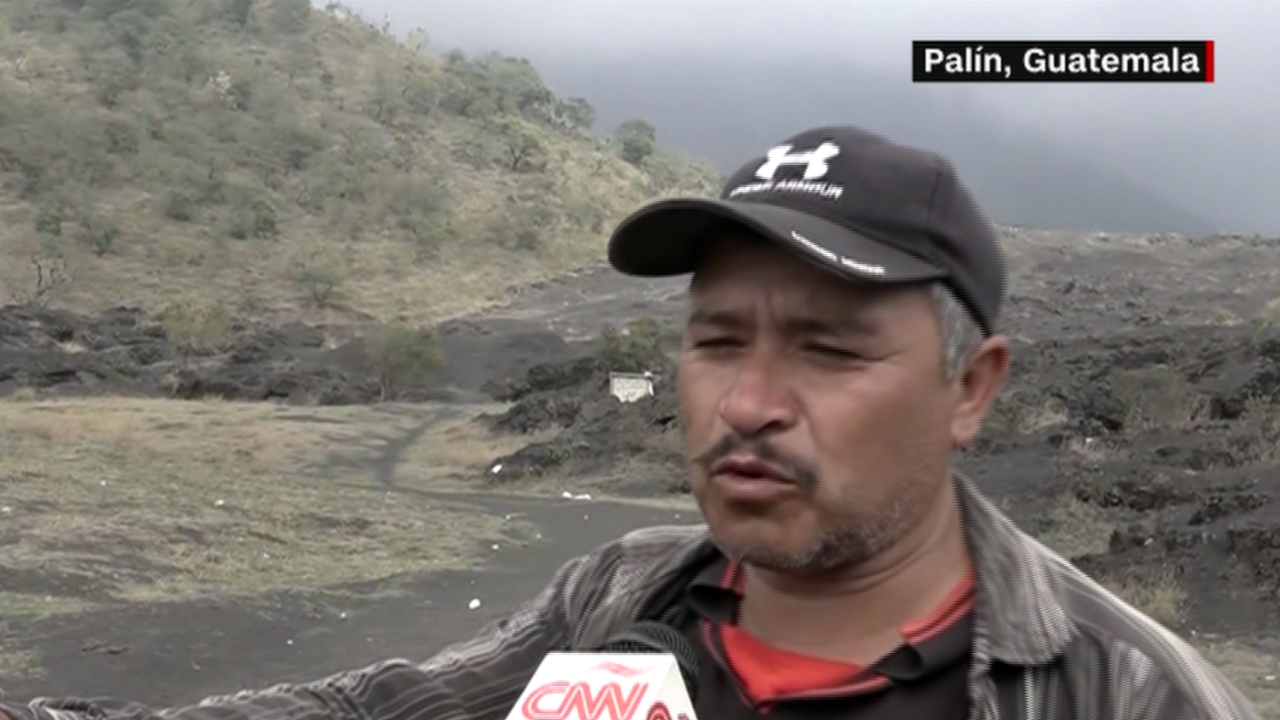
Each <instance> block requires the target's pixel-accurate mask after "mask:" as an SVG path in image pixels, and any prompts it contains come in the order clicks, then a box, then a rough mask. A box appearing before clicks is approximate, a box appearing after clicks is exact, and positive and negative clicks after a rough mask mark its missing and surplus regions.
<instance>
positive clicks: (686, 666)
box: [596, 622, 699, 697]
mask: <svg viewBox="0 0 1280 720" xmlns="http://www.w3.org/2000/svg"><path fill="white" fill-rule="evenodd" d="M596 652H602V653H662V654H669V655H671V656H673V657H674V658H675V659H676V664H677V665H679V666H680V674H681V675H682V676H683V677H684V686H685V687H686V688H687V689H688V691H689V696H690V697H697V692H698V679H699V678H698V673H699V668H698V656H697V654H696V653H695V652H694V649H693V644H692V643H690V642H689V639H688V638H686V637H685V636H684V635H683V634H682V633H681V632H680V631H679V630H676V629H675V628H673V627H671V626H669V625H663V624H662V623H656V622H641V623H636V624H635V625H632V626H631V627H629V628H627V629H626V630H624V631H622V632H621V633H618V634H617V635H615V636H613V637H612V638H610V639H609V640H608V642H606V643H605V644H604V645H601V646H600V647H599V648H597V650H596Z"/></svg>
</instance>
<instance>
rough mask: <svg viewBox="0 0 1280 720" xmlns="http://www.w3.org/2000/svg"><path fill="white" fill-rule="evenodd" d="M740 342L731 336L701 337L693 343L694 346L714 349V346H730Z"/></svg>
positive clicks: (736, 345)
mask: <svg viewBox="0 0 1280 720" xmlns="http://www.w3.org/2000/svg"><path fill="white" fill-rule="evenodd" d="M741 344H742V342H741V341H739V340H737V339H735V338H731V337H714V338H703V339H701V340H697V341H695V342H694V343H693V346H694V347H699V348H706V349H715V348H731V347H738V346H739V345H741Z"/></svg>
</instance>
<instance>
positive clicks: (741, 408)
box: [720, 348, 797, 437]
mask: <svg viewBox="0 0 1280 720" xmlns="http://www.w3.org/2000/svg"><path fill="white" fill-rule="evenodd" d="M796 415H797V410H796V402H795V396H794V394H793V393H792V391H791V383H790V382H789V381H788V378H787V376H786V370H785V367H784V364H783V363H782V361H781V358H779V357H778V356H777V354H776V353H774V352H772V351H770V350H768V349H765V348H762V349H759V350H753V351H752V352H751V353H750V355H748V356H747V357H746V358H745V359H744V361H743V362H742V364H741V365H739V367H738V371H737V374H736V376H735V377H734V381H733V384H732V385H731V386H730V387H729V389H728V391H727V392H726V393H725V395H724V397H723V398H722V399H721V404H720V416H721V418H722V419H723V420H724V422H725V423H726V424H727V425H728V426H729V427H730V428H732V429H733V431H734V432H736V433H738V434H739V435H741V436H743V437H752V436H756V435H760V434H762V433H766V432H770V431H774V430H781V429H785V428H788V427H790V426H791V425H792V424H794V423H795V421H796Z"/></svg>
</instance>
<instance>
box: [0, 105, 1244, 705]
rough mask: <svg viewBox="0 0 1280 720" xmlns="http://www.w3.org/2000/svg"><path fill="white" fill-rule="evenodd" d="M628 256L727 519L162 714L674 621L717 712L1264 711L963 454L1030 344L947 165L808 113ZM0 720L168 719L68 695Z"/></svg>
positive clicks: (709, 510) (1000, 268)
mask: <svg viewBox="0 0 1280 720" xmlns="http://www.w3.org/2000/svg"><path fill="white" fill-rule="evenodd" d="M609 257H610V260H611V262H612V264H613V266H614V267H615V268H617V269H618V270H620V271H621V272H623V273H626V274H630V275H639V276H657V275H671V274H685V273H689V274H691V275H692V282H691V285H690V313H689V318H688V322H687V326H686V328H685V338H684V343H683V348H682V350H681V356H680V362H679V372H678V379H677V383H678V394H679V400H680V412H681V419H682V423H683V427H684V432H685V438H686V446H687V447H686V449H687V456H688V458H689V472H690V474H691V479H692V487H693V493H694V495H695V497H696V499H697V501H698V504H699V506H700V507H701V509H702V513H703V515H704V517H705V520H706V526H705V527H704V526H698V527H660V528H650V529H645V530H641V531H637V532H633V533H630V534H628V535H626V536H625V537H623V538H621V539H619V540H618V541H616V542H613V543H610V544H608V545H606V546H604V547H601V548H598V549H596V550H595V551H593V552H591V553H589V554H587V555H584V556H582V557H579V558H577V559H575V560H573V561H571V562H569V563H567V564H566V565H565V566H564V567H563V568H562V569H561V570H560V571H559V573H558V574H557V575H556V577H555V578H553V579H552V582H551V584H550V585H549V586H548V587H547V588H546V589H545V590H544V591H543V592H542V594H541V595H539V596H538V597H537V598H535V599H533V600H531V601H530V602H529V603H527V604H526V605H524V606H523V607H521V608H520V609H518V610H517V611H516V612H515V613H514V614H512V615H511V616H510V617H508V618H506V619H505V620H503V621H502V622H499V623H496V624H494V625H493V626H492V627H490V628H488V629H486V630H485V631H483V632H482V633H481V634H480V635H479V636H478V637H476V638H475V639H473V640H470V641H468V642H464V643H461V644H458V645H456V646H453V647H451V648H448V649H446V650H445V651H444V652H442V653H440V654H439V655H437V656H436V657H434V658H432V659H430V660H428V661H427V662H425V663H422V664H413V663H409V662H405V661H392V662H387V663H383V664H380V665H377V666H375V667H371V668H366V669H364V670H360V671H356V672H351V673H346V674H342V675H339V676H336V677H333V678H329V679H327V680H323V681H319V682H316V683H313V684H310V685H306V686H282V687H278V688H275V689H272V690H268V691H265V692H258V693H248V692H246V693H242V694H240V695H238V696H232V697H224V698H212V699H209V700H207V701H205V702H204V703H202V704H201V705H199V706H195V707H191V708H185V709H181V710H178V711H170V712H168V713H165V714H164V717H182V718H191V719H192V720H235V719H245V720H267V719H271V720H277V719H278V720H330V719H332V720H339V719H341V720H366V719H370V720H411V719H412V720H418V719H421V720H463V719H473V720H501V719H502V718H505V717H506V715H507V713H508V712H509V711H510V709H511V707H512V705H513V703H514V702H515V701H516V699H517V697H518V696H519V694H520V692H521V690H522V688H523V687H524V685H525V684H526V682H527V681H528V679H529V677H530V676H531V674H532V672H533V670H534V669H535V667H536V666H537V664H538V662H539V660H540V659H541V658H542V656H543V655H544V654H545V653H546V652H548V651H552V650H557V649H590V648H594V647H598V646H599V645H600V644H601V643H603V642H605V641H606V640H608V639H609V638H610V637H611V636H612V635H613V634H614V633H615V632H617V631H619V630H621V629H623V628H625V627H627V626H628V625H630V624H632V623H634V622H636V621H639V620H655V619H656V620H660V621H663V622H666V623H669V624H671V625H674V626H676V627H677V628H678V629H680V630H681V631H683V632H684V633H686V634H687V635H688V637H689V638H690V639H691V640H693V641H694V644H695V646H696V647H697V648H698V649H699V653H701V658H700V660H699V663H700V667H701V674H700V680H699V683H698V687H697V689H696V705H697V711H698V714H699V716H700V717H701V718H703V720H731V719H732V718H752V717H761V716H764V715H766V714H767V715H768V716H770V717H774V718H779V719H780V720H785V719H786V718H867V719H868V720H870V719H873V718H874V719H877V720H878V719H881V718H883V719H886V720H887V719H889V718H893V719H897V718H917V719H921V720H923V719H925V718H939V719H940V718H955V719H957V720H958V719H960V718H966V717H967V718H981V719H995V718H1025V719H1026V720H1076V719H1078V720H1098V719H1102V718H1106V719H1107V720H1139V719H1144V720H1182V719H1185V720H1245V719H1251V718H1255V717H1256V715H1255V714H1254V712H1253V711H1252V710H1251V709H1250V708H1249V706H1248V704H1247V703H1246V701H1245V700H1244V699H1243V698H1242V696H1241V695H1240V694H1239V693H1238V692H1237V691H1236V690H1235V689H1234V688H1233V687H1231V686H1230V685H1229V684H1228V683H1227V682H1226V681H1225V680H1224V679H1223V678H1222V676H1221V675H1219V674H1218V672H1217V671H1215V670H1214V669H1213V668H1211V667H1210V666H1209V665H1208V664H1207V663H1206V662H1205V661H1204V660H1202V659H1201V658H1200V657H1199V656H1198V655H1197V654H1196V653H1195V652H1194V651H1193V650H1192V649H1191V648H1189V647H1188V646H1187V645H1185V644H1184V643H1182V642H1181V641H1180V640H1178V639H1177V638H1176V637H1174V636H1173V635H1172V634H1170V633H1169V632H1167V631H1166V630H1164V629H1163V628H1161V627H1160V626H1159V625H1157V624H1156V623H1154V622H1152V621H1151V620H1149V619H1147V618H1146V617H1144V616H1142V615H1141V614H1139V613H1138V612H1136V611H1134V610H1133V609H1131V608H1130V607H1128V606H1126V605H1125V604H1123V603H1122V602H1120V601H1119V600H1117V599H1116V598H1114V597H1112V596H1111V595H1109V594H1107V593H1106V592H1105V591H1103V590H1102V589H1101V588H1099V587H1098V586H1097V585H1095V584H1094V583H1092V582H1090V581H1089V580H1088V579H1087V578H1086V577H1084V576H1083V575H1082V574H1080V573H1079V572H1077V571H1076V570H1074V569H1073V568H1072V567H1071V566H1070V565H1068V564H1067V563H1066V562H1064V561H1063V560H1062V559H1061V558H1059V557H1057V556H1056V555H1054V554H1053V553H1052V552H1050V551H1049V550H1048V549H1046V548H1044V547H1043V546H1041V545H1040V544H1038V543H1036V542H1035V541H1033V540H1032V539H1030V538H1029V537H1027V536H1026V535H1024V534H1022V533H1021V532H1020V531H1019V530H1017V529H1016V528H1015V527H1014V526H1013V525H1012V524H1011V523H1010V522H1009V520H1007V519H1006V518H1005V517H1004V516H1003V515H1001V514H1000V513H999V512H998V511H997V510H996V508H995V507H993V506H992V505H991V504H990V503H988V502H987V501H986V500H984V499H983V497H982V496H981V495H980V494H979V493H978V492H977V490H975V488H974V487H973V486H972V485H971V484H970V483H969V481H968V480H966V479H965V478H964V477H962V476H960V475H959V474H956V473H955V472H954V471H953V470H952V469H951V456H952V453H953V452H954V451H955V450H956V449H957V448H960V447H962V446H964V445H965V444H966V443H968V442H969V441H971V440H972V439H973V438H974V437H975V435H976V434H977V433H978V430H979V427H980V425H981V423H982V420H983V418H984V416H985V415H986V413H987V411H988V409H989V408H990V406H991V403H992V400H993V398H994V397H995V396H996V394H997V392H998V390H999V388H1000V387H1001V385H1002V384H1003V382H1004V380H1005V377H1006V375H1007V373H1008V369H1009V349H1008V345H1007V343H1006V341H1005V339H1004V338H1002V337H1001V336H1000V335H999V334H998V333H997V318H998V315H999V310H1000V306H1001V304H1002V301H1003V297H1004V292H1005V285H1006V277H1005V267H1004V263H1003V259H1002V255H1001V252H1000V249H999V245H998V241H997V238H996V236H995V234H994V232H993V228H992V226H991V225H990V224H989V223H988V221H987V220H986V219H985V218H984V217H983V215H982V214H981V212H980V211H979V210H978V208H977V207H976V205H975V203H974V201H973V200H972V199H971V197H970V194H969V193H968V191H967V190H966V189H965V188H964V187H963V185H962V184H961V183H960V181H959V180H958V179H957V177H956V175H955V173H954V172H953V170H952V169H951V167H950V166H949V165H948V164H947V163H946V162H945V161H944V160H942V159H941V158H939V157H937V156H935V155H933V154H930V153H927V152H923V151H919V150H915V149H910V148H906V147H902V146H900V145H897V144H894V143H891V142H889V141H887V140H885V139H883V138H881V137H879V136H876V135H873V134H871V133H867V132H864V131H862V130H858V129H855V128H849V127H829V128H818V129H814V130H810V131H806V132H803V133H800V134H798V135H796V136H795V137H793V138H791V139H790V140H787V141H786V142H785V143H782V144H781V145H779V146H778V147H776V148H774V149H772V150H769V151H768V152H767V153H766V154H765V155H764V156H763V157H759V158H756V159H754V160H752V161H750V162H749V163H747V164H746V165H745V166H743V168H742V169H741V170H739V171H738V172H737V173H735V174H734V175H733V176H732V177H731V178H730V179H729V181H728V183H727V185H726V186H725V188H724V191H723V193H722V196H721V198H720V199H717V200H710V199H683V200H667V201H662V202H658V203H655V204H653V205H651V206H649V207H647V208H644V209H642V210H640V211H639V212H637V213H636V214H635V215H633V216H632V217H630V218H628V219H627V220H626V221H624V222H623V223H622V225H621V226H620V227H619V228H618V229H617V231H616V232H615V234H614V236H613V238H612V239H611V242H610V246H609ZM1028 480H1029V481H1034V478H1029V479H1028ZM5 710H6V712H8V713H9V714H10V715H12V716H13V717H14V718H15V720H18V719H20V720H28V719H32V720H35V719H38V720H89V719H90V718H107V719H108V720H116V719H117V718H119V719H120V720H123V718H125V717H126V716H128V717H129V718H132V719H133V720H144V719H147V718H159V717H161V715H160V714H153V713H151V712H150V711H148V710H145V709H142V708H138V707H136V706H127V705H125V704H123V703H109V702H105V701H95V702H89V701H83V700H76V699H62V700H54V701H40V702H36V703H33V704H32V705H31V706H29V707H18V706H8V707H6V708H5Z"/></svg>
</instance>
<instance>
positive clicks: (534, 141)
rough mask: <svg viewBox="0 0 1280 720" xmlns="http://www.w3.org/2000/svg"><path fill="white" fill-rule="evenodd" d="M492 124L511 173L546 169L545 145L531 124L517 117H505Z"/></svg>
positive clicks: (539, 133)
mask: <svg viewBox="0 0 1280 720" xmlns="http://www.w3.org/2000/svg"><path fill="white" fill-rule="evenodd" d="M493 124H494V130H495V132H496V134H497V136H498V137H499V138H500V139H501V141H502V147H503V154H504V155H505V157H506V159H507V167H508V169H510V170H511V171H512V172H529V171H535V170H541V169H542V168H544V167H546V162H547V144H546V143H545V142H544V141H543V139H542V133H541V132H539V131H538V128H537V127H535V126H534V125H533V123H531V122H529V121H528V120H525V119H524V118H522V117H520V116H519V115H506V116H503V117H500V118H498V119H497V120H495V121H494V123H493Z"/></svg>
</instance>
